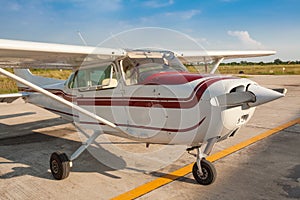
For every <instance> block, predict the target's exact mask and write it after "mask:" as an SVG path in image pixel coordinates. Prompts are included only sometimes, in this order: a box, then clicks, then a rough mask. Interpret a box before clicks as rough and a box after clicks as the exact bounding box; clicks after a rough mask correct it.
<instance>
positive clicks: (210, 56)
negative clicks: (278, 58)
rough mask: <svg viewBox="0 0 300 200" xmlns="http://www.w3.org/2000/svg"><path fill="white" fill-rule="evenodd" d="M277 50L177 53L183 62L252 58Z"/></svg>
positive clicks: (272, 53)
mask: <svg viewBox="0 0 300 200" xmlns="http://www.w3.org/2000/svg"><path fill="white" fill-rule="evenodd" d="M275 53H276V51H266V50H261V51H183V52H176V53H175V55H176V56H177V57H178V58H179V59H180V60H181V61H182V62H183V63H188V62H209V61H216V60H220V59H235V58H251V57H260V56H270V55H274V54H275Z"/></svg>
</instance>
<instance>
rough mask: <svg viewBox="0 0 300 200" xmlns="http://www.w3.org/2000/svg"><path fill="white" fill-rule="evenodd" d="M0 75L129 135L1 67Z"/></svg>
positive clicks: (112, 124)
mask: <svg viewBox="0 0 300 200" xmlns="http://www.w3.org/2000/svg"><path fill="white" fill-rule="evenodd" d="M0 73H1V74H3V75H5V76H7V77H9V78H12V79H14V80H15V81H18V82H20V83H22V84H23V85H26V86H28V87H30V88H32V89H33V90H35V91H37V92H40V93H42V94H44V95H46V96H47V97H50V98H51V99H53V100H55V101H58V102H60V103H62V104H64V105H66V106H68V107H70V108H72V109H75V110H76V111H78V112H80V113H82V114H84V115H86V116H88V117H91V118H92V119H95V120H97V121H99V122H101V123H103V124H105V125H107V126H109V127H111V128H113V129H115V130H117V131H118V132H122V133H124V134H126V135H128V133H126V132H125V131H123V130H122V129H120V128H119V127H118V126H117V125H115V124H114V123H112V122H110V121H108V120H106V119H103V118H102V117H100V116H98V115H96V114H94V113H92V112H90V111H88V110H86V109H83V108H81V107H79V106H77V105H75V104H73V103H71V102H69V101H67V100H65V99H63V98H60V97H58V96H56V95H54V94H52V93H51V92H49V91H47V90H45V89H43V88H41V87H39V86H37V85H35V84H32V83H31V82H29V81H27V80H25V79H23V78H20V77H19V76H16V75H14V74H12V73H10V72H8V71H6V70H5V69H2V68H1V67H0Z"/></svg>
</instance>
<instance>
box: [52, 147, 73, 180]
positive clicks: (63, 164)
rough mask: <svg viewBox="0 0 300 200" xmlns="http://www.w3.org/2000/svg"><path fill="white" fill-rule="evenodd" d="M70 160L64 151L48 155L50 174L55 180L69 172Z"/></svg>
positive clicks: (60, 178)
mask: <svg viewBox="0 0 300 200" xmlns="http://www.w3.org/2000/svg"><path fill="white" fill-rule="evenodd" d="M70 168H71V167H70V161H69V158H68V156H67V155H66V154H65V153H61V152H54V153H52V155H51V157H50V169H51V173H52V176H53V177H54V178H55V179H57V180H62V179H65V178H67V177H68V176H69V174H70Z"/></svg>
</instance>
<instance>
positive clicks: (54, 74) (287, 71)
mask: <svg viewBox="0 0 300 200" xmlns="http://www.w3.org/2000/svg"><path fill="white" fill-rule="evenodd" d="M188 69H189V70H190V71H192V72H196V71H195V70H194V69H193V68H191V67H188ZM202 70H203V69H202ZM218 70H219V71H218V72H219V73H220V74H240V75H241V74H243V76H245V77H246V75H299V74H300V64H298V65H247V66H241V65H236V66H234V65H233V66H232V65H221V66H220V67H219V68H218ZM8 71H12V70H11V69H8ZM31 72H32V73H33V74H36V75H39V76H45V77H50V78H57V79H62V80H64V79H67V78H68V77H69V75H70V73H71V72H72V71H71V70H49V69H33V70H31ZM200 72H201V71H200ZM15 92H18V90H17V85H16V83H15V82H14V81H13V80H11V79H9V78H6V77H4V76H1V75H0V94H5V93H15Z"/></svg>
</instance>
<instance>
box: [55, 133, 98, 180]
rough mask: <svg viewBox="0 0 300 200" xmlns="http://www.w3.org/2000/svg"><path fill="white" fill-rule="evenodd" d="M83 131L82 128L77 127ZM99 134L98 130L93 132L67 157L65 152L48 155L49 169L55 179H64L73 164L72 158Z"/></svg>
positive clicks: (81, 151) (80, 152)
mask: <svg viewBox="0 0 300 200" xmlns="http://www.w3.org/2000/svg"><path fill="white" fill-rule="evenodd" d="M79 130H80V131H81V132H83V133H84V131H83V130H82V129H79ZM99 135H100V132H95V133H94V134H93V135H91V136H90V137H89V138H88V140H87V141H86V142H84V143H83V144H82V145H81V146H80V147H79V148H78V149H77V150H76V151H75V152H74V153H73V154H72V156H71V158H70V159H69V158H68V156H67V155H66V154H65V153H62V152H59V151H57V152H54V153H52V155H51V157H50V170H51V173H52V176H53V177H54V178H55V179H57V180H62V179H65V178H67V177H68V176H69V174H70V170H71V167H72V165H73V162H72V161H73V160H75V159H76V158H77V157H78V156H79V155H81V154H82V153H83V152H84V150H86V149H87V148H88V147H89V146H90V145H91V144H92V143H93V142H94V141H95V139H96V138H97V137H98V136H99Z"/></svg>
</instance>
